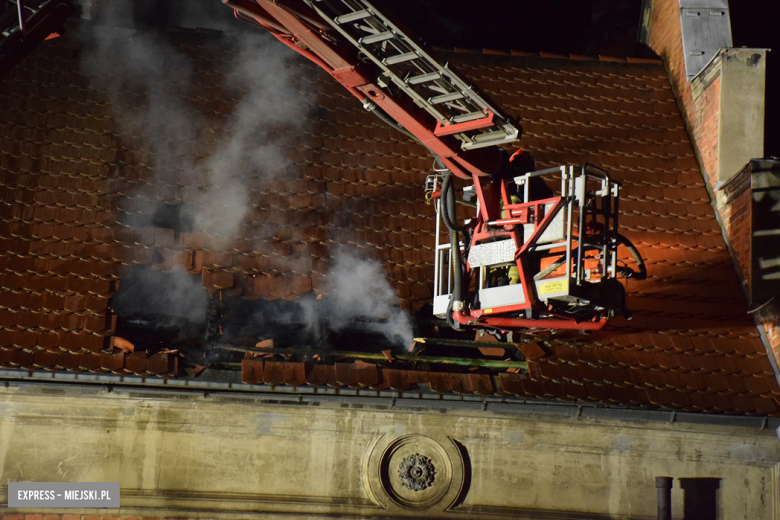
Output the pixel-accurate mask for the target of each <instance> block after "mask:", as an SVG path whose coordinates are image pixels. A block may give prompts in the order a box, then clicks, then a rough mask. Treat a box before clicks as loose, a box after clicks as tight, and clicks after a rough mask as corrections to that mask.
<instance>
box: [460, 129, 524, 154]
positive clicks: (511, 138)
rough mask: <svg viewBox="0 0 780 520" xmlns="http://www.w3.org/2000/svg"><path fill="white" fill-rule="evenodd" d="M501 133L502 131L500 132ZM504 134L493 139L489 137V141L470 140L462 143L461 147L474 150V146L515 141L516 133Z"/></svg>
mask: <svg viewBox="0 0 780 520" xmlns="http://www.w3.org/2000/svg"><path fill="white" fill-rule="evenodd" d="M491 133H492V132H491ZM501 133H503V132H501ZM503 134H504V137H497V138H495V139H491V140H489V141H472V142H470V143H463V146H462V148H463V149H464V150H474V149H476V148H485V147H487V146H495V145H498V144H504V143H513V142H515V141H517V134H514V133H512V134H505V133H503Z"/></svg>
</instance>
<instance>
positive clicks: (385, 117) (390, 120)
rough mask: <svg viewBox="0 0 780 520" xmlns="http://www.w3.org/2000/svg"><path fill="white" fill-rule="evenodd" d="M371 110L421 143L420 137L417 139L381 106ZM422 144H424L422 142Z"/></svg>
mask: <svg viewBox="0 0 780 520" xmlns="http://www.w3.org/2000/svg"><path fill="white" fill-rule="evenodd" d="M371 112H373V113H374V114H375V115H376V116H377V117H378V118H379V119H381V120H382V121H384V122H385V123H387V124H388V125H390V126H392V127H393V128H395V129H396V130H398V131H399V132H401V133H402V134H404V135H406V136H407V137H411V138H412V139H414V140H415V141H417V142H418V143H420V140H419V139H417V138H416V137H415V136H414V135H413V134H412V133H411V132H410V131H409V130H407V129H406V128H404V127H402V126H401V125H399V124H398V123H396V122H395V121H394V120H393V118H391V117H390V116H389V115H388V114H387V113H386V112H385V111H384V110H382V109H381V108H379V107H376V108H374V109H372V110H371ZM421 144H422V143H421ZM426 148H428V147H427V146H426ZM430 150H431V149H430V148H428V151H430ZM431 153H433V152H431ZM435 156H436V155H435V154H434V157H435ZM436 159H438V157H436Z"/></svg>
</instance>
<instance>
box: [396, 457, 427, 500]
mask: <svg viewBox="0 0 780 520" xmlns="http://www.w3.org/2000/svg"><path fill="white" fill-rule="evenodd" d="M398 478H399V479H400V480H401V483H403V485H404V486H406V487H408V488H409V489H411V490H412V491H422V490H423V489H425V488H427V487H429V486H430V485H431V484H433V481H434V480H435V478H436V467H435V466H434V465H433V463H432V462H431V459H429V458H428V457H426V456H425V455H420V454H419V453H415V454H414V455H409V456H408V457H406V458H405V459H404V460H403V461H401V465H400V467H399V468H398Z"/></svg>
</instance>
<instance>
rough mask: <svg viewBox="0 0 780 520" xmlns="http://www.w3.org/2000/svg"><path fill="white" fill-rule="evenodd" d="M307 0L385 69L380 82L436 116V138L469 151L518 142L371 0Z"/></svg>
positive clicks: (506, 124) (479, 99) (510, 130)
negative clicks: (450, 138)
mask: <svg viewBox="0 0 780 520" xmlns="http://www.w3.org/2000/svg"><path fill="white" fill-rule="evenodd" d="M305 1H306V3H307V4H308V5H309V6H311V7H312V8H313V9H314V10H316V11H317V13H319V15H320V16H321V17H322V18H323V19H325V20H327V22H328V23H329V24H330V25H331V26H333V28H334V29H336V30H337V31H338V32H339V33H340V34H341V35H342V36H343V37H344V38H345V39H346V40H347V41H349V42H350V43H352V45H354V46H355V47H357V49H358V50H359V51H360V53H361V54H363V55H364V56H366V57H367V58H369V59H370V60H371V61H372V62H373V63H374V64H376V66H378V67H379V68H380V69H381V70H382V76H381V77H380V78H379V81H378V84H379V85H380V86H382V87H387V86H389V85H390V84H393V85H395V87H397V88H398V89H399V90H400V91H402V92H404V93H405V94H406V95H408V96H409V97H411V98H412V100H414V102H415V103H416V104H417V105H418V106H420V107H421V108H423V109H425V110H426V111H427V112H428V113H429V114H430V115H431V116H433V117H434V118H435V119H436V121H437V124H436V129H435V130H434V134H435V135H436V136H445V135H452V136H454V137H456V138H457V139H458V140H460V141H461V143H462V144H461V148H462V149H464V150H471V149H474V148H482V147H486V146H493V145H500V144H504V143H511V142H513V141H517V139H518V129H517V128H516V127H515V126H514V125H512V124H511V123H510V122H509V121H507V120H506V119H505V118H504V117H503V116H501V115H500V114H499V112H498V111H497V110H496V109H495V108H493V107H492V106H490V104H488V103H487V102H486V101H485V100H484V99H483V98H482V97H481V96H480V95H479V94H477V93H476V92H474V91H473V90H472V89H471V87H470V86H469V85H467V84H466V83H465V82H464V81H463V80H461V79H460V78H459V77H458V76H457V75H456V74H455V73H454V72H453V71H451V70H450V69H449V68H448V67H447V65H446V64H445V65H440V64H439V63H438V62H437V61H436V60H434V59H433V58H431V57H430V56H429V55H428V54H427V53H426V52H425V51H424V50H422V49H421V48H420V47H419V46H418V45H417V44H416V43H414V41H412V40H411V39H410V38H409V37H408V36H406V35H405V34H404V33H403V32H402V31H401V30H400V29H399V28H398V27H396V26H395V25H394V24H393V23H392V22H391V21H390V20H388V19H387V18H385V17H384V16H383V15H382V14H381V13H380V12H379V11H378V10H377V9H376V8H375V7H374V6H372V5H371V4H370V3H369V2H367V1H366V0H330V1H322V0H305ZM382 83H384V84H382Z"/></svg>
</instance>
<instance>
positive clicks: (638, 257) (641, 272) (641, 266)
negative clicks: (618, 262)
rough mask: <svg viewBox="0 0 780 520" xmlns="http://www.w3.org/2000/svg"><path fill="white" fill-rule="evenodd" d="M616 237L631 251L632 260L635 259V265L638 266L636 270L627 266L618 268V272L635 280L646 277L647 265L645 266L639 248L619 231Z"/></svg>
mask: <svg viewBox="0 0 780 520" xmlns="http://www.w3.org/2000/svg"><path fill="white" fill-rule="evenodd" d="M617 239H618V242H620V243H621V244H623V245H624V246H626V249H628V251H629V252H630V253H631V256H633V257H634V260H636V265H637V267H639V271H638V272H637V271H634V270H633V269H631V268H630V267H627V266H626V267H620V268H618V272H619V273H620V274H622V275H623V276H625V277H626V278H636V279H637V280H645V279H647V267H646V266H645V261H644V260H643V259H642V255H640V254H639V250H638V249H637V248H636V246H635V245H634V244H632V243H631V241H630V240H629V239H628V238H626V237H625V236H623V235H621V234H620V233H618V236H617Z"/></svg>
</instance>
